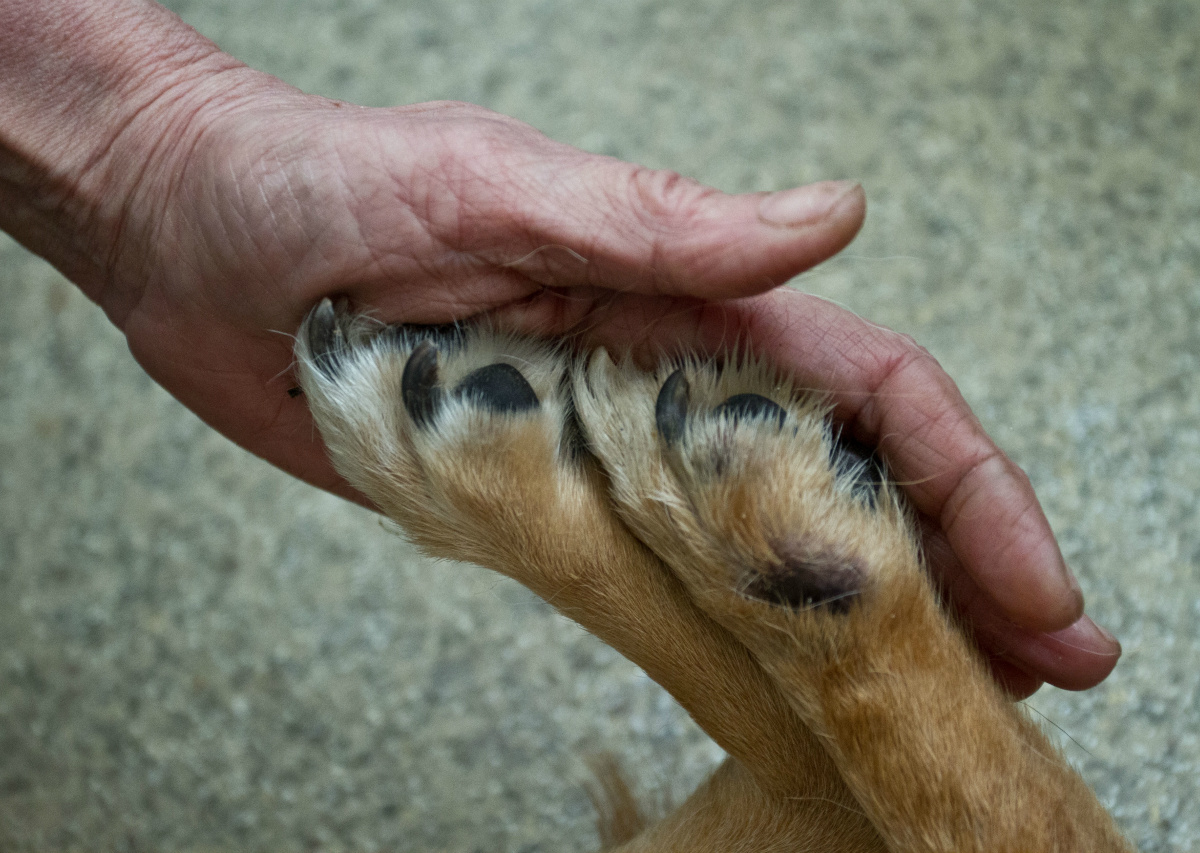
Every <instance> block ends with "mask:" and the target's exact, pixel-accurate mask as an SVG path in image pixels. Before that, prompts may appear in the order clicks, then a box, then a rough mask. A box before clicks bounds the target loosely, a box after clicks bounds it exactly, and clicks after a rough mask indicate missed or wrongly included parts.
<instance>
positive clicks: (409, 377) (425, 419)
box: [400, 339, 539, 429]
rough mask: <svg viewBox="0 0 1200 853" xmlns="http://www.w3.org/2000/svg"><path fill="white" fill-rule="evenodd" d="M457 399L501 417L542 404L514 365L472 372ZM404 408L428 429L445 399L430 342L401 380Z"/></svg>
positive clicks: (458, 388) (414, 356)
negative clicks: (501, 415)
mask: <svg viewBox="0 0 1200 853" xmlns="http://www.w3.org/2000/svg"><path fill="white" fill-rule="evenodd" d="M453 393H454V395H455V396H456V397H458V398H459V399H463V400H468V401H470V402H471V403H473V404H475V405H476V406H479V407H481V408H485V409H488V410H490V411H492V412H496V413H499V414H505V413H515V412H525V411H529V410H530V409H536V408H537V407H538V404H539V401H538V397H537V394H536V393H535V392H534V390H533V387H532V386H531V385H530V384H529V382H528V380H526V379H525V377H524V376H522V375H521V371H519V370H517V369H516V368H515V367H513V366H512V365H511V364H506V363H504V362H497V363H495V364H489V365H486V366H484V367H480V368H477V369H476V370H473V371H471V372H470V373H468V374H467V375H466V376H464V377H463V378H462V380H460V381H459V383H458V385H456V386H455V388H454V392H453ZM400 397H401V399H402V400H403V401H404V408H405V409H407V410H408V414H409V415H410V416H411V417H412V419H413V422H414V423H416V425H417V426H418V427H421V428H423V429H424V428H428V427H429V426H430V425H431V424H432V423H433V421H434V419H435V418H436V417H437V413H438V410H439V409H440V408H441V405H442V402H443V400H444V399H445V391H444V390H443V389H442V386H441V381H440V376H439V371H438V350H437V347H436V346H434V344H433V343H432V342H431V341H430V340H429V339H426V340H423V341H421V343H419V344H417V346H416V348H415V349H413V351H412V354H411V355H410V356H409V357H408V363H407V364H405V365H404V373H403V375H402V376H401V379H400Z"/></svg>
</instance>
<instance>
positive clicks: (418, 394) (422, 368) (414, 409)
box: [400, 341, 442, 428]
mask: <svg viewBox="0 0 1200 853" xmlns="http://www.w3.org/2000/svg"><path fill="white" fill-rule="evenodd" d="M400 397H401V399H402V400H403V401H404V408H405V409H407V410H408V414H409V416H410V417H411V418H412V419H413V423H415V424H416V425H417V426H418V427H421V428H425V427H428V426H430V425H431V424H432V423H433V420H434V418H435V417H437V412H438V409H439V408H440V407H441V404H442V389H441V386H440V385H438V351H437V347H435V346H434V345H433V344H432V343H430V342H429V341H421V343H419V344H417V346H416V348H415V349H414V350H413V351H412V355H410V356H409V357H408V363H407V364H405V365H404V374H403V375H402V376H401V377H400Z"/></svg>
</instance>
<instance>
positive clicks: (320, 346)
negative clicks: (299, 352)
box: [308, 298, 346, 379]
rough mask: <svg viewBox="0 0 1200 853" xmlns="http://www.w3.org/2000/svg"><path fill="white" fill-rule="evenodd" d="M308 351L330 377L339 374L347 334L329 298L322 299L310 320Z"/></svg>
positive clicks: (320, 368) (322, 370)
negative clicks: (339, 364) (339, 363)
mask: <svg viewBox="0 0 1200 853" xmlns="http://www.w3.org/2000/svg"><path fill="white" fill-rule="evenodd" d="M308 351H309V352H310V353H311V354H312V359H313V364H315V365H316V366H317V369H318V370H320V371H321V372H322V373H324V374H325V375H326V376H327V377H328V378H330V379H333V378H334V377H335V376H336V375H337V370H338V360H339V359H340V358H341V357H342V355H343V354H344V353H345V351H346V335H345V332H344V331H343V329H342V324H341V322H340V321H339V318H338V315H337V312H336V311H335V310H334V308H333V302H332V301H331V300H329V299H328V298H326V299H322V300H321V303H320V304H319V305H318V306H317V307H316V308H315V309H314V310H313V312H312V317H311V318H310V319H309V321H308Z"/></svg>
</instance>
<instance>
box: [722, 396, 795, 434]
mask: <svg viewBox="0 0 1200 853" xmlns="http://www.w3.org/2000/svg"><path fill="white" fill-rule="evenodd" d="M713 414H714V415H716V416H717V417H726V418H729V419H730V420H732V421H733V422H734V423H737V422H738V421H741V420H754V419H759V420H763V421H772V420H773V421H775V423H776V425H777V426H778V427H779V428H780V429H782V428H783V421H784V419H785V418H786V417H787V412H785V411H784V409H783V406H781V405H779V404H778V403H776V402H775V401H774V400H768V399H767V398H766V397H764V396H762V395H761V394H734V395H733V396H732V397H730V398H729V399H728V400H726V401H725V402H724V403H722V404H721V405H719V406H717V407H716V408H715V409H713Z"/></svg>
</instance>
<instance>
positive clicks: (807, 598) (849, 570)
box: [742, 553, 864, 615]
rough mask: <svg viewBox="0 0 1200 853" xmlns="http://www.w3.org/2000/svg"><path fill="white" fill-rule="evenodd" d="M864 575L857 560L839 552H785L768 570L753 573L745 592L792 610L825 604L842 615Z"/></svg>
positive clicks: (857, 590)
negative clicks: (794, 554) (848, 558)
mask: <svg viewBox="0 0 1200 853" xmlns="http://www.w3.org/2000/svg"><path fill="white" fill-rule="evenodd" d="M863 579H864V573H863V571H862V569H861V568H860V567H859V565H858V564H857V562H856V561H854V560H847V559H845V558H842V557H839V556H838V555H836V554H832V553H816V554H805V555H803V556H799V555H797V556H785V557H784V558H783V559H782V560H781V561H780V562H779V563H777V564H775V565H774V566H771V567H770V568H769V569H767V570H766V571H760V572H756V573H754V574H753V575H751V576H750V577H749V579H748V581H747V582H746V584H745V585H744V586H743V588H742V592H744V593H745V594H746V595H748V596H750V597H752V598H757V599H759V600H760V601H765V602H767V603H768V604H778V605H780V606H782V607H789V608H791V609H792V610H808V609H810V608H813V607H823V608H825V609H826V610H828V611H829V612H831V613H836V614H839V615H840V614H844V613H847V612H848V611H849V610H850V607H851V605H852V604H853V603H854V599H855V597H856V596H857V595H858V593H859V591H860V590H861V589H862V584H863Z"/></svg>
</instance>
